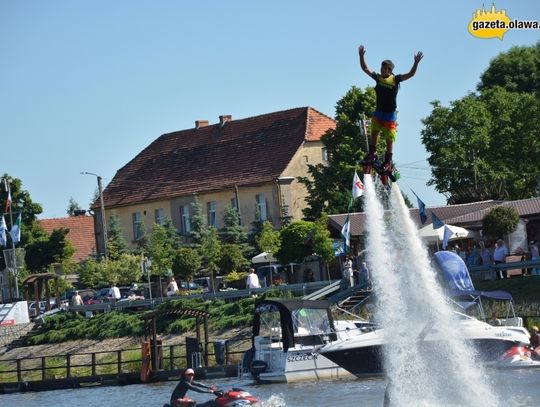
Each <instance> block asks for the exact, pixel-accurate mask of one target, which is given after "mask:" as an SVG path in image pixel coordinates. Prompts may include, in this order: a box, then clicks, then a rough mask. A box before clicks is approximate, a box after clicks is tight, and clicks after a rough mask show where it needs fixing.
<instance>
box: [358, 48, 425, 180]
mask: <svg viewBox="0 0 540 407" xmlns="http://www.w3.org/2000/svg"><path fill="white" fill-rule="evenodd" d="M358 54H359V56H360V67H361V68H362V71H364V72H365V73H366V74H367V75H369V76H370V77H371V78H373V80H375V82H376V85H375V94H376V97H377V100H376V108H375V112H374V113H373V117H372V119H371V139H370V141H369V151H368V154H367V156H366V157H365V159H364V163H365V165H364V169H365V170H364V172H365V173H369V172H370V171H371V164H372V163H373V162H374V161H375V158H376V154H377V141H378V138H379V134H382V136H383V137H384V138H385V140H386V154H385V157H384V163H383V171H385V172H390V171H391V170H392V168H393V164H392V152H393V145H394V142H395V141H396V136H397V112H396V110H397V102H396V99H397V93H398V90H399V85H400V83H401V82H403V81H406V80H407V79H410V78H412V77H413V76H414V75H415V73H416V69H417V68H418V63H419V62H420V61H421V60H422V58H423V56H424V55H423V54H422V52H418V53H416V54H415V55H414V64H413V66H412V68H411V70H410V71H409V72H408V73H405V74H400V75H394V72H393V71H394V64H393V63H392V61H390V60H389V59H386V60H384V61H382V63H381V73H380V74H379V73H376V72H374V71H372V70H371V69H370V68H368V66H367V64H366V60H365V57H364V56H365V54H366V49H365V48H364V46H363V45H360V46H359V47H358Z"/></svg>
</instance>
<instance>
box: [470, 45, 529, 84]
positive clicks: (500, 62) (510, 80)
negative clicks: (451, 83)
mask: <svg viewBox="0 0 540 407" xmlns="http://www.w3.org/2000/svg"><path fill="white" fill-rule="evenodd" d="M480 79H481V81H480V83H479V84H478V90H479V91H484V90H486V89H488V88H493V87H496V86H499V87H502V88H504V89H505V90H507V91H509V92H524V93H536V94H539V93H540V41H538V42H537V43H536V44H535V45H533V46H517V47H512V48H510V49H509V50H508V51H506V52H503V53H501V54H499V55H498V56H497V57H496V58H494V59H493V60H492V61H491V62H490V64H489V67H488V68H487V69H486V71H485V72H484V73H483V74H482V75H481V77H480Z"/></svg>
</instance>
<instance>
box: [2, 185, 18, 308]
mask: <svg viewBox="0 0 540 407" xmlns="http://www.w3.org/2000/svg"><path fill="white" fill-rule="evenodd" d="M4 182H5V186H6V188H7V193H8V197H9V198H10V202H9V221H10V224H11V230H13V198H12V197H11V187H10V186H9V181H8V180H7V179H6V178H4ZM21 223H22V215H21ZM9 237H10V238H11V249H12V254H13V268H14V272H13V277H15V298H16V299H17V300H18V299H19V272H18V271H17V254H16V252H15V241H14V240H13V236H12V235H11V233H9Z"/></svg>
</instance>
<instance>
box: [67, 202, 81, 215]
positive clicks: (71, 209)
mask: <svg viewBox="0 0 540 407" xmlns="http://www.w3.org/2000/svg"><path fill="white" fill-rule="evenodd" d="M82 210H83V209H82V208H81V206H80V205H79V204H78V203H77V201H76V200H75V199H74V198H73V197H71V198H69V204H68V207H67V209H66V213H67V214H68V215H69V216H76V215H77V213H79V212H81V211H82Z"/></svg>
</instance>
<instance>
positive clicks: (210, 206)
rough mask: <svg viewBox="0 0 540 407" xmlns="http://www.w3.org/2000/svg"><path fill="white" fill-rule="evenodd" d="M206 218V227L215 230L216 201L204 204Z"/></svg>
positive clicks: (216, 225)
mask: <svg viewBox="0 0 540 407" xmlns="http://www.w3.org/2000/svg"><path fill="white" fill-rule="evenodd" d="M206 216H208V226H213V227H215V228H217V227H218V224H217V215H216V201H210V202H207V203H206Z"/></svg>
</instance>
